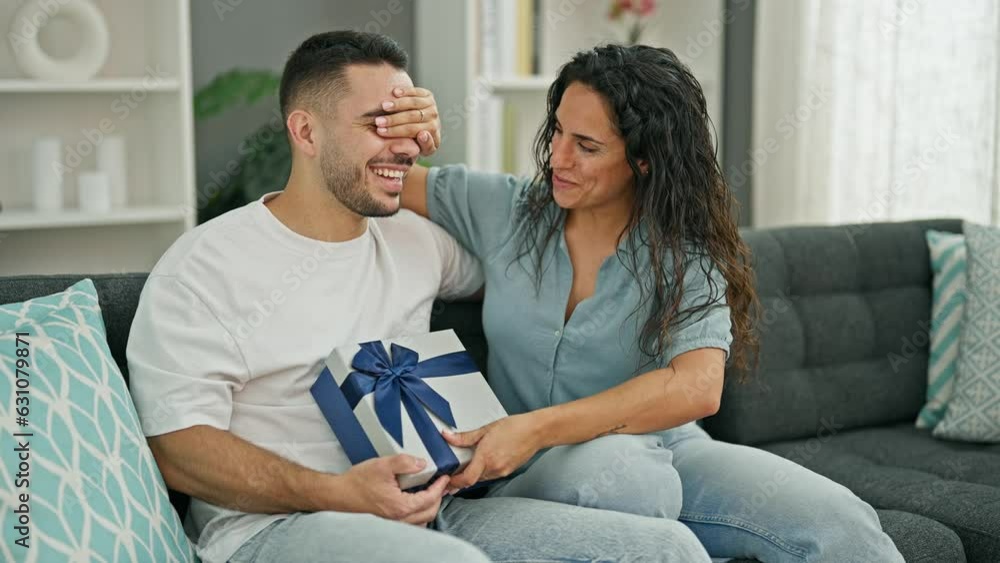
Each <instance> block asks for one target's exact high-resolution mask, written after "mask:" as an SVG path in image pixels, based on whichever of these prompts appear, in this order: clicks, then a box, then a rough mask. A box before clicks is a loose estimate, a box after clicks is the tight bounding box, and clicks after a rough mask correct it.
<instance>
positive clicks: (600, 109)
mask: <svg viewBox="0 0 1000 563" xmlns="http://www.w3.org/2000/svg"><path fill="white" fill-rule="evenodd" d="M549 162H550V164H551V166H552V197H553V198H554V199H555V201H556V203H557V204H558V205H559V207H562V208H563V209H592V208H601V207H611V206H615V207H617V206H621V205H623V204H624V205H626V206H629V207H630V206H631V200H632V196H633V193H632V190H633V187H632V177H633V175H632V169H631V168H630V167H629V165H628V161H626V160H625V141H624V140H623V139H622V138H621V137H620V136H619V135H618V132H617V131H616V130H615V127H614V125H613V121H612V118H611V112H610V108H609V107H608V105H607V103H606V102H605V100H604V97H603V96H601V95H600V94H598V93H597V92H595V91H594V90H591V89H590V88H588V87H587V86H584V85H582V84H580V83H579V82H574V83H572V84H570V85H569V86H568V87H567V88H566V91H565V92H563V96H562V100H561V101H560V103H559V107H558V108H557V109H556V130H555V132H554V133H553V135H552V157H551V159H550V160H549Z"/></svg>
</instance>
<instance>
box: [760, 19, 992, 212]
mask: <svg viewBox="0 0 1000 563" xmlns="http://www.w3.org/2000/svg"><path fill="white" fill-rule="evenodd" d="M757 6H758V12H757V30H756V45H755V54H754V57H755V61H754V116H753V120H754V122H753V128H754V133H753V150H752V153H751V154H750V155H747V159H746V162H745V163H744V166H743V171H742V172H743V173H752V174H753V218H754V224H755V225H756V226H760V227H765V226H774V225H787V224H795V223H798V224H816V223H847V222H850V223H853V222H872V221H887V220H888V221H892V220H905V219H915V218H927V217H960V218H964V219H968V220H972V221H976V222H979V223H993V224H995V223H996V222H997V216H998V213H997V211H998V210H997V203H998V201H1000V198H997V193H998V178H997V173H998V170H997V161H998V145H997V128H998V103H1000V97H998V92H997V89H998V79H997V78H998V72H1000V34H998V27H1000V25H998V6H997V2H995V0H962V1H961V2H955V1H951V0H758V3H757Z"/></svg>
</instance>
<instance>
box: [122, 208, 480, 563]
mask: <svg viewBox="0 0 1000 563" xmlns="http://www.w3.org/2000/svg"><path fill="white" fill-rule="evenodd" d="M278 193H280V192H273V193H270V194H267V195H265V196H264V197H263V198H261V199H260V200H258V201H255V202H252V203H250V204H248V205H246V206H244V207H241V208H239V209H236V210H233V211H231V212H229V213H226V214H225V215H223V216H221V217H218V218H216V219H214V220H212V221H209V222H207V223H205V224H203V225H200V226H199V227H197V228H195V229H193V230H191V231H189V232H187V233H185V234H184V235H183V236H181V237H180V238H179V239H178V240H177V241H176V242H175V243H174V244H173V245H172V246H171V247H170V249H169V250H167V252H166V253H165V254H164V255H163V257H162V258H161V259H160V261H159V262H158V263H157V264H156V266H155V267H154V268H153V271H152V272H151V273H150V276H149V279H148V281H147V282H146V285H145V287H144V288H143V290H142V295H141V297H140V299H139V306H138V309H137V310H136V314H135V320H134V321H133V322H132V329H131V332H130V334H129V340H128V351H127V356H128V366H129V372H130V378H131V391H132V397H133V399H134V400H135V406H136V409H137V411H138V413H139V418H140V421H141V423H142V429H143V432H144V433H145V434H146V435H147V436H156V435H159V434H165V433H168V432H173V431H175V430H180V429H183V428H188V427H191V426H194V425H198V424H207V425H209V426H214V427H216V428H220V429H223V430H228V431H230V432H232V433H233V434H235V435H237V436H239V437H241V438H243V439H245V440H247V441H249V442H251V443H253V444H256V445H258V446H260V447H262V448H266V449H268V450H270V451H272V452H275V453H277V454H278V455H281V456H282V457H285V458H287V459H290V460H292V461H295V462H297V463H299V464H301V465H303V466H306V467H309V468H311V469H315V470H318V471H326V472H331V473H341V472H344V471H346V470H347V469H349V468H350V467H351V463H350V461H349V460H348V459H347V457H346V456H345V454H344V451H343V449H341V447H340V444H339V443H338V442H337V438H336V436H335V435H334V433H333V431H332V430H331V429H330V427H329V425H328V424H327V422H326V419H324V418H323V415H322V413H321V412H320V410H319V407H318V406H317V405H316V403H315V401H314V400H313V397H312V395H311V394H310V392H309V388H310V387H311V386H312V384H313V383H314V382H315V381H316V378H317V377H318V375H319V372H320V371H321V369H322V362H323V361H324V360H325V359H326V357H327V356H328V355H329V353H330V351H331V350H332V349H333V348H334V347H336V346H342V345H344V344H349V343H356V342H365V341H370V340H377V339H382V338H388V337H393V336H401V335H405V334H420V333H426V332H428V331H429V330H430V315H431V308H432V306H433V302H434V299H435V298H436V297H441V298H445V299H447V298H456V297H463V296H466V295H470V294H472V293H474V292H475V291H476V290H478V289H479V288H480V287H481V286H482V284H483V277H482V270H481V268H480V266H479V263H478V261H476V259H475V258H473V257H472V255H470V254H469V253H468V252H466V251H465V250H464V249H463V248H462V247H461V246H460V245H459V244H458V243H457V242H456V241H455V240H454V239H453V238H452V237H451V236H449V235H448V234H447V233H445V232H444V231H443V230H442V229H441V228H440V227H438V226H437V225H434V224H433V223H431V222H430V221H427V220H426V219H423V218H422V217H419V216H417V215H415V214H413V213H411V212H409V211H401V212H399V213H398V214H397V215H395V216H394V217H387V218H379V219H370V220H369V221H368V229H367V231H365V233H364V234H363V235H362V236H360V237H358V238H356V239H353V240H350V241H347V242H339V243H327V242H322V241H317V240H314V239H310V238H307V237H304V236H302V235H299V234H297V233H295V232H294V231H292V230H291V229H289V228H288V227H286V226H285V225H284V224H283V223H281V222H280V221H279V220H278V219H277V218H276V217H275V216H274V215H273V214H272V213H271V211H270V210H269V209H268V208H267V207H266V206H265V205H264V201H266V200H268V199H270V198H271V197H273V196H275V195H277V194H278ZM204 455H206V456H208V455H212V453H211V452H204ZM279 518H281V515H266V514H247V513H243V512H237V511H233V510H228V509H224V508H220V507H217V506H214V505H212V504H209V503H207V502H204V501H201V500H198V499H192V501H191V507H190V510H189V514H188V517H187V520H186V521H185V526H186V529H187V532H188V534H189V535H190V536H192V538H197V551H198V555H199V556H200V557H201V558H202V560H203V561H205V563H215V562H224V561H226V560H228V559H229V557H230V556H231V555H232V554H233V553H234V552H235V551H236V549H238V548H239V546H240V545H242V544H243V543H244V542H245V541H246V540H248V539H249V538H250V537H252V536H253V535H254V534H255V533H257V532H258V531H260V530H261V529H263V528H264V527H266V526H267V525H268V524H270V523H271V522H273V521H275V520H277V519H279Z"/></svg>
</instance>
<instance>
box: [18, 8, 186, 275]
mask: <svg viewBox="0 0 1000 563" xmlns="http://www.w3.org/2000/svg"><path fill="white" fill-rule="evenodd" d="M91 1H92V2H93V3H94V4H95V5H97V7H98V8H100V10H101V12H102V13H103V14H104V18H105V20H106V21H107V23H108V29H109V32H110V35H111V51H110V54H109V57H108V60H107V62H106V64H105V65H104V67H103V68H102V70H101V72H100V73H99V74H98V76H96V77H94V78H93V79H91V80H87V81H66V82H63V81H52V80H35V79H32V78H30V77H26V76H24V75H23V74H22V73H21V72H20V70H19V69H18V68H17V66H16V64H15V63H14V54H13V52H12V51H11V49H12V47H11V42H9V41H5V42H4V43H3V45H2V46H0V123H2V124H3V125H2V129H3V132H4V133H6V134H5V135H0V169H3V170H4V171H5V172H4V174H3V175H2V176H0V201H2V204H3V210H2V211H0V268H2V269H0V273H3V274H4V275H11V274H47V273H84V274H90V273H107V272H123V271H148V270H149V269H151V268H152V267H153V265H154V264H155V263H156V261H157V260H158V259H159V257H160V256H161V255H162V254H163V252H164V251H165V250H166V249H167V248H168V247H169V246H170V244H172V243H173V242H174V241H175V240H176V239H177V237H178V236H180V235H181V234H182V233H184V232H185V231H186V230H188V229H190V228H192V227H194V225H195V222H196V217H197V213H196V190H195V174H194V126H193V114H192V93H191V53H190V49H191V47H190V46H191V31H190V7H189V1H190V0H91ZM16 9H17V3H5V4H3V5H0V26H3V28H4V29H6V28H7V26H8V25H9V24H10V21H11V19H12V18H13V16H14V13H15V12H16ZM56 25H57V24H56V22H55V21H53V23H52V28H53V30H52V31H51V32H50V31H49V30H47V29H46V30H43V31H42V34H41V35H40V37H41V40H42V44H43V46H44V47H45V48H46V49H50V48H51V49H53V52H58V50H59V49H66V48H67V46H66V44H65V43H60V42H65V41H70V39H67V38H66V37H64V36H63V34H62V33H59V32H58V31H57V28H56ZM102 129H103V131H102ZM104 134H113V135H122V136H123V137H124V138H125V141H126V153H127V162H126V165H127V192H128V202H127V206H126V207H125V208H121V209H114V210H112V211H111V212H108V213H100V214H94V213H85V212H82V211H81V210H80V208H79V202H78V201H77V185H76V177H77V174H78V173H80V172H86V171H92V170H95V169H96V157H95V153H96V146H97V145H98V144H99V143H100V142H101V139H102V138H103V135H104ZM48 136H56V137H59V138H60V139H62V142H63V164H64V165H66V166H67V167H68V168H69V169H70V172H68V173H67V174H66V177H65V178H64V182H63V190H64V205H63V209H62V210H61V211H58V212H44V213H42V212H38V211H35V210H34V209H33V207H32V188H31V186H32V178H31V168H30V163H31V150H32V144H33V142H34V140H35V139H37V138H39V137H48ZM71 157H72V158H71ZM74 163H75V166H74V165H73V164H74Z"/></svg>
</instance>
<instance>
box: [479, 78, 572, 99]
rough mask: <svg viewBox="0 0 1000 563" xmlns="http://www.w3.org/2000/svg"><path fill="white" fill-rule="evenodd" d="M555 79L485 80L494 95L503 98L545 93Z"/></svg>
mask: <svg viewBox="0 0 1000 563" xmlns="http://www.w3.org/2000/svg"><path fill="white" fill-rule="evenodd" d="M555 79H556V77H555V76H509V77H501V78H493V79H490V78H484V79H483V80H484V83H485V84H486V85H487V86H488V87H489V88H490V91H491V92H492V93H493V94H495V95H498V96H502V95H504V94H515V93H523V92H539V93H545V92H548V90H549V86H551V85H552V82H554V81H555Z"/></svg>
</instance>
